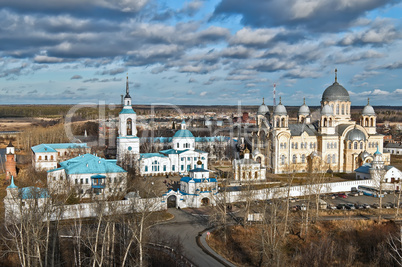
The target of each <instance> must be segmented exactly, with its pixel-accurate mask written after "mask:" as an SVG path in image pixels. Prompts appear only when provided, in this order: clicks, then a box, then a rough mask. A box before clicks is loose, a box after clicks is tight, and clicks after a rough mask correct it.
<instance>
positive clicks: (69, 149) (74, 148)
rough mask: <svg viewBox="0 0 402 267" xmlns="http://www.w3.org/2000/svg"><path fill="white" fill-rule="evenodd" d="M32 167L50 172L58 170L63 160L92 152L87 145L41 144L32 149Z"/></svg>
mask: <svg viewBox="0 0 402 267" xmlns="http://www.w3.org/2000/svg"><path fill="white" fill-rule="evenodd" d="M31 150H32V153H33V155H32V165H33V167H34V168H35V170H37V171H39V170H50V169H55V168H57V164H58V163H59V162H61V161H63V160H66V159H69V158H72V157H75V156H78V155H79V154H85V153H88V152H89V151H90V148H89V147H88V146H87V144H86V143H57V144H40V145H37V146H33V147H31Z"/></svg>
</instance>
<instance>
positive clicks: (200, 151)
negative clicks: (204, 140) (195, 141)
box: [194, 149, 208, 154]
mask: <svg viewBox="0 0 402 267" xmlns="http://www.w3.org/2000/svg"><path fill="white" fill-rule="evenodd" d="M194 151H195V152H197V153H202V154H205V153H207V154H208V152H205V151H202V150H199V149H194Z"/></svg>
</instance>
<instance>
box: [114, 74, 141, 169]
mask: <svg viewBox="0 0 402 267" xmlns="http://www.w3.org/2000/svg"><path fill="white" fill-rule="evenodd" d="M136 120H137V114H136V113H135V111H134V110H133V107H132V106H131V96H130V94H129V88H128V76H127V81H126V95H125V97H124V103H123V109H122V110H121V112H120V113H119V136H118V137H117V160H118V161H119V162H121V161H123V160H124V159H125V158H127V157H129V158H132V157H134V156H138V155H139V153H140V140H139V138H138V137H137V127H136V126H137V123H136Z"/></svg>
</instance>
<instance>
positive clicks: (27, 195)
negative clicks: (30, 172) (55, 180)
mask: <svg viewBox="0 0 402 267" xmlns="http://www.w3.org/2000/svg"><path fill="white" fill-rule="evenodd" d="M19 192H20V195H21V198H22V199H35V198H36V199H37V198H48V197H49V193H48V192H47V189H45V188H40V187H34V186H29V187H24V188H21V189H20V191H19Z"/></svg>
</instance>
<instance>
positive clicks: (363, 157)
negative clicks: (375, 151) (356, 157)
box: [360, 150, 373, 161]
mask: <svg viewBox="0 0 402 267" xmlns="http://www.w3.org/2000/svg"><path fill="white" fill-rule="evenodd" d="M367 157H373V156H372V155H371V154H370V153H368V152H367V151H366V150H364V152H362V153H360V158H361V159H362V160H363V161H364V160H365V159H366V158H367Z"/></svg>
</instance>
